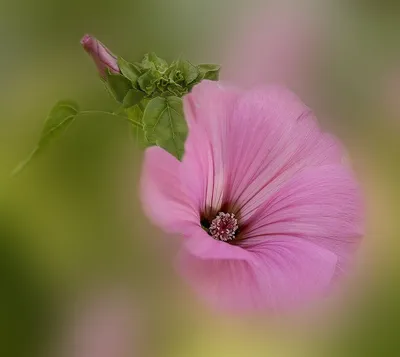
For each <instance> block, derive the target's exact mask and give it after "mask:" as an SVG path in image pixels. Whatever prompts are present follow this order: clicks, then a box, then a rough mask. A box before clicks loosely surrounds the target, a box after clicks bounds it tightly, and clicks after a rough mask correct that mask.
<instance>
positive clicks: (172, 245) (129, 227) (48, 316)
mask: <svg viewBox="0 0 400 357" xmlns="http://www.w3.org/2000/svg"><path fill="white" fill-rule="evenodd" d="M287 2H288V1H287ZM264 5H265V2H264V1H263V2H256V1H251V0H246V1H240V0H234V1H233V0H201V1H195V0H113V1H109V0H70V1H61V0H35V1H33V0H12V1H11V0H0V44H1V56H0V74H1V77H0V78H1V81H0V286H1V290H0V339H1V340H0V355H2V356H10V357H12V356H20V357H23V356H30V357H35V356H57V357H58V356H65V357H70V356H74V357H91V356H97V357H100V356H103V355H104V357H111V356H112V357H119V355H118V354H116V352H115V353H114V355H112V354H111V355H105V354H102V353H104V351H105V350H106V349H107V348H106V347H104V346H103V347H101V346H102V343H103V344H104V343H105V345H106V346H110V345H112V344H113V343H116V344H118V345H124V344H126V352H121V356H151V357H157V356H162V357H179V356H192V357H197V356H199V357H203V356H207V357H213V356H219V357H225V356H246V357H264V356H278V357H279V356H323V357H325V356H327V357H329V356H400V342H399V341H400V332H399V331H400V329H399V321H400V304H399V301H400V280H399V278H400V277H399V273H400V259H399V257H400V243H399V238H400V223H399V214H400V165H399V157H400V140H399V136H400V45H399V41H398V38H399V35H400V21H399V20H400V4H399V2H398V1H395V0H393V1H390V0H380V1H378V0H347V1H346V0H339V1H324V0H321V1H317V0H314V1H313V0H304V1H299V0H298V1H293V4H292V5H290V6H296V7H297V8H298V9H299V11H300V10H302V11H306V12H308V11H310V12H313V13H314V16H317V17H321V19H323V21H322V22H324V23H325V24H327V25H328V26H327V29H328V31H327V32H326V37H325V39H324V41H323V43H324V46H323V48H324V49H322V47H321V49H320V51H319V52H320V54H322V55H323V56H321V57H322V58H323V61H322V62H321V63H322V65H321V67H319V68H318V79H319V81H318V95H316V96H310V105H312V106H313V107H314V108H315V109H316V111H317V112H320V113H321V114H322V115H321V116H323V117H324V118H329V119H325V121H324V125H327V126H328V127H329V128H330V129H331V130H332V131H334V132H335V133H336V134H337V135H338V136H340V137H341V138H342V140H343V141H344V142H345V143H346V145H347V147H348V149H349V156H350V158H351V162H352V164H353V166H354V168H355V170H356V172H357V174H358V177H359V178H360V182H361V183H362V185H363V187H364V190H365V196H366V202H367V207H368V208H367V235H366V238H365V241H364V244H363V247H362V249H361V252H360V254H359V264H358V269H357V270H356V273H355V274H354V276H353V277H352V280H351V281H350V283H348V284H347V288H346V289H345V290H346V293H344V294H342V295H341V296H340V297H338V298H337V301H333V302H330V303H329V304H328V305H329V308H327V309H321V310H323V311H319V312H317V313H315V312H313V313H312V314H311V313H310V314H303V315H297V316H296V317H293V316H290V317H285V319H282V320H279V321H276V319H273V318H269V317H268V316H264V315H263V316H246V317H243V316H241V317H239V316H224V315H221V314H218V313H217V312H215V311H210V310H209V309H208V308H207V307H206V306H204V305H202V303H201V302H199V301H198V300H197V298H196V297H195V296H193V294H192V293H191V292H190V291H188V290H187V288H186V287H185V286H184V284H183V282H182V281H181V280H180V279H179V277H178V276H177V275H176V273H175V271H174V269H173V264H172V263H171V262H172V261H173V255H174V252H175V251H176V249H177V245H178V244H177V243H178V242H177V240H176V238H174V237H167V238H165V237H163V234H162V232H160V231H159V230H158V229H157V228H155V227H153V226H152V225H151V224H150V222H149V221H148V220H147V219H146V217H145V216H144V214H143V213H142V210H141V206H140V201H139V195H138V180H139V177H140V165H141V160H142V153H141V151H140V150H139V149H138V148H137V147H136V145H135V143H134V142H133V141H132V139H131V137H130V130H129V127H128V126H127V124H126V123H125V122H123V121H119V120H118V119H116V118H113V117H110V116H102V115H97V116H85V117H81V118H79V119H78V120H76V121H75V123H74V124H73V125H72V126H71V127H70V128H69V130H68V132H67V133H66V135H64V136H63V137H62V138H60V140H58V141H57V143H56V144H55V145H53V146H52V149H51V150H48V151H47V152H46V154H44V155H42V157H41V158H39V159H38V160H37V161H35V162H34V163H32V165H31V166H29V167H28V168H27V170H26V171H24V172H23V173H22V174H21V175H20V176H18V177H17V178H15V179H10V177H9V173H10V172H11V170H12V169H13V168H14V167H15V165H16V164H17V163H18V162H19V161H20V160H21V159H23V158H24V157H25V156H26V155H27V154H28V153H29V151H30V150H31V148H32V147H33V146H34V145H35V142H36V140H37V138H38V136H39V134H40V130H41V126H42V123H43V120H44V119H45V117H46V115H47V113H48V111H49V110H50V108H51V107H52V105H53V104H54V103H55V102H56V101H57V100H59V99H63V98H72V99H75V100H77V101H78V102H79V104H80V105H81V107H82V108H83V109H85V110H90V109H98V110H113V109H115V105H114V103H113V100H112V99H111V98H109V96H108V94H107V93H106V92H105V90H104V87H103V85H102V83H101V82H100V81H99V78H98V75H97V73H96V70H95V67H94V65H93V63H92V62H91V61H90V59H89V57H88V56H87V54H86V53H84V51H83V50H82V48H81V46H80V44H79V40H80V38H81V37H82V35H83V34H84V33H87V32H88V33H91V34H94V35H96V37H98V38H99V39H101V40H102V42H104V43H105V44H107V45H108V46H109V47H110V48H111V49H112V50H113V51H114V52H115V53H118V54H119V55H121V56H123V57H125V58H127V59H131V60H138V59H140V57H141V56H142V55H143V53H145V52H149V51H155V52H156V53H157V54H159V55H160V56H161V57H165V58H166V59H168V60H172V59H173V58H176V57H178V56H180V55H183V56H184V57H185V58H187V59H190V60H191V61H193V62H197V63H201V62H219V61H221V59H222V57H223V56H222V55H221V51H220V49H221V48H223V47H224V46H225V44H226V43H227V42H229V41H232V36H235V35H234V34H235V29H236V28H237V27H236V24H237V23H238V22H240V20H241V19H242V17H243V14H245V13H246V14H247V13H249V12H250V13H251V11H252V10H254V11H255V12H257V13H258V15H260V11H261V10H257V9H261V8H262V9H263V11H264V10H265V8H264ZM260 6H261V8H260ZM266 17H267V16H266ZM256 55H257V54H256V53H252V54H249V56H256ZM243 70H246V69H245V68H244V69H243ZM316 71H317V69H316ZM306 98H307V99H308V97H307V96H306ZM305 100H306V99H305ZM343 295H344V296H343ZM116 296H117V297H116ZM121 296H123V298H121ZM104 300H106V301H107V302H106V303H104ZM99 301H100V303H99ZM338 301H340V302H338ZM93 305H95V306H100V307H98V308H97V310H96V309H94V308H92V307H93ZM85 306H86V307H87V306H89V308H85ZM110 306H111V308H110ZM116 306H117V307H118V309H117V310H116V311H114V310H115V307H116ZM332 306H333V307H332ZM79 307H82V308H79ZM92 310H94V312H93V311H92ZM325 310H329V312H326V311H325ZM88 311H89V312H88ZM99 311H100V312H99ZM90 314H92V315H93V316H90ZM86 315H89V317H88V318H87V319H89V320H91V321H92V320H93V321H94V322H93V321H92V322H90V323H88V324H86V323H83V322H81V321H82V320H85V319H86V317H85V316H86ZM115 315H118V316H120V317H121V316H122V317H123V318H122V320H123V321H120V320H118V318H115ZM85 321H86V320H85ZM76 325H79V326H80V328H81V329H83V332H82V331H81V329H79V328H77V327H76ZM86 325H87V326H86ZM100 325H102V326H105V327H103V329H102V330H101V331H99V332H98V333H97V335H96V331H97V329H99V326H100ZM85 329H86V330H85ZM76 331H80V332H79V333H78V334H79V336H76ZM89 335H90V336H89ZM92 335H93V336H92ZM96 338H97V339H98V340H100V342H99V341H96ZM77 340H78V342H77ZM92 340H93V341H94V342H93V341H92ZM108 340H110V341H108ZM115 341H117V342H115ZM77 344H78V345H79V346H81V347H79V346H78V350H79V348H80V349H81V350H82V351H84V350H85V348H86V347H85V344H89V345H90V344H95V345H96V346H97V344H99V345H100V347H99V348H100V351H99V352H98V353H95V354H90V353H89V352H77ZM88 348H89V347H88ZM118 353H119V352H118Z"/></svg>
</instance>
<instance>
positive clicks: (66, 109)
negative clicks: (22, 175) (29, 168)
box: [12, 100, 79, 176]
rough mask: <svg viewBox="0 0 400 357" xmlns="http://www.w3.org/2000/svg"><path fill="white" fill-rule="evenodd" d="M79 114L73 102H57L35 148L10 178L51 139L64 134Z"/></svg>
mask: <svg viewBox="0 0 400 357" xmlns="http://www.w3.org/2000/svg"><path fill="white" fill-rule="evenodd" d="M78 113H79V107H78V105H77V104H76V103H75V102H73V101H69V100H68V101H67V100H65V101H59V102H58V103H57V104H56V105H55V106H54V107H53V109H52V110H51V111H50V113H49V115H48V117H47V119H46V121H45V123H44V126H43V129H42V133H41V135H40V138H39V142H38V144H37V146H36V148H35V149H34V150H33V151H32V152H31V153H30V154H29V156H28V158H27V159H26V160H24V161H22V162H21V163H20V164H19V165H18V166H17V167H16V168H15V169H14V171H13V172H12V176H14V175H16V174H18V173H19V172H20V171H21V170H23V169H24V168H25V167H26V165H27V164H28V163H29V162H30V161H31V160H32V159H33V158H34V157H36V156H37V154H38V153H39V152H40V151H41V150H42V149H43V148H44V147H46V146H47V145H48V144H49V142H50V141H51V140H52V139H55V138H56V137H58V136H59V135H61V134H62V133H64V132H65V131H66V130H67V128H68V127H69V125H71V124H72V122H73V121H74V119H75V117H76V116H77V115H78Z"/></svg>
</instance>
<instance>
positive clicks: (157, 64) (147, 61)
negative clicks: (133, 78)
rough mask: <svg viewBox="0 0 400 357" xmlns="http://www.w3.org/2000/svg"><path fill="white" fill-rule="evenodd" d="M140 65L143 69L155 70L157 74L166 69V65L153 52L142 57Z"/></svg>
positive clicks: (165, 62)
mask: <svg viewBox="0 0 400 357" xmlns="http://www.w3.org/2000/svg"><path fill="white" fill-rule="evenodd" d="M141 65H142V66H143V68H145V69H155V70H157V71H158V72H165V71H166V70H167V69H168V63H167V61H165V60H164V59H162V58H160V57H158V56H157V55H156V54H155V53H154V52H150V53H147V54H145V55H144V57H143V60H142V63H141Z"/></svg>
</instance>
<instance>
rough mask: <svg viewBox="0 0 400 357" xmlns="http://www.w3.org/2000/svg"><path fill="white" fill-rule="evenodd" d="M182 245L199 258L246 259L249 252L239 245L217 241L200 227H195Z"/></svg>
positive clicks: (248, 256)
mask: <svg viewBox="0 0 400 357" xmlns="http://www.w3.org/2000/svg"><path fill="white" fill-rule="evenodd" d="M184 247H185V248H186V249H187V250H188V251H189V252H190V253H191V254H192V255H194V256H196V257H198V258H201V259H223V260H226V259H231V260H248V259H250V258H251V257H250V253H249V252H248V251H246V250H245V249H243V248H242V247H240V246H236V245H232V244H228V243H226V242H222V241H218V240H216V239H214V238H212V237H211V236H210V235H208V234H207V233H206V232H205V231H204V230H203V229H202V228H201V227H195V228H194V229H193V230H192V231H191V234H190V235H189V236H187V237H186V239H185V241H184Z"/></svg>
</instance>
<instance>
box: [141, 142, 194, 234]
mask: <svg viewBox="0 0 400 357" xmlns="http://www.w3.org/2000/svg"><path fill="white" fill-rule="evenodd" d="M180 165H181V164H180V162H179V161H178V160H177V159H176V158H175V157H173V156H172V155H171V154H169V153H167V152H166V151H164V150H163V149H161V148H158V147H152V148H149V149H147V150H146V152H145V157H144V163H143V170H142V177H141V190H140V191H141V192H140V194H141V198H142V202H143V206H144V210H145V212H146V214H147V216H148V217H150V218H151V219H152V220H153V221H154V223H155V224H157V225H159V226H160V227H161V228H163V229H164V230H166V231H167V232H170V233H178V232H179V233H182V231H183V229H184V227H186V226H192V225H193V223H197V224H198V223H199V220H200V218H199V213H198V211H197V210H196V209H195V208H194V207H193V204H192V203H191V202H190V201H189V199H188V195H187V194H186V193H185V192H184V188H183V187H182V185H181V180H180V177H179V175H180Z"/></svg>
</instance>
